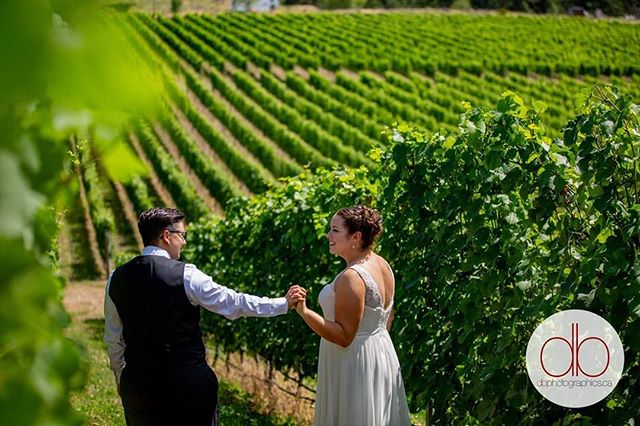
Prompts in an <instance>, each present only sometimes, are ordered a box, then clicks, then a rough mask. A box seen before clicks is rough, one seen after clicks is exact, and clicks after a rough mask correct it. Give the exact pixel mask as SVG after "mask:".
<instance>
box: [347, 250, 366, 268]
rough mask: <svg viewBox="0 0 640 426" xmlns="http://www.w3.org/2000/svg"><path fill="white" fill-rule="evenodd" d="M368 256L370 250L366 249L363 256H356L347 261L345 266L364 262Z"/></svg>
mask: <svg viewBox="0 0 640 426" xmlns="http://www.w3.org/2000/svg"><path fill="white" fill-rule="evenodd" d="M369 256H371V251H368V252H367V253H366V254H365V255H364V256H362V257H359V258H356V259H355V260H352V261H351V262H349V263H347V268H349V267H351V266H353V265H355V264H358V263H364V262H365V261H366V260H367V259H368V258H369Z"/></svg>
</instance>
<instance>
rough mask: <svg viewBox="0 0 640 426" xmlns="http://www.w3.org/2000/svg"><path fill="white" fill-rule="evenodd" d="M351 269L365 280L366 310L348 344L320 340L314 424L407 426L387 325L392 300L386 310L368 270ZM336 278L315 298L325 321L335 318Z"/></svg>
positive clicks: (395, 358)
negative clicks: (317, 299) (346, 345)
mask: <svg viewBox="0 0 640 426" xmlns="http://www.w3.org/2000/svg"><path fill="white" fill-rule="evenodd" d="M350 269H353V270H355V271H356V272H357V273H358V274H359V275H360V277H362V280H363V281H364V284H365V307H364V314H363V316H362V320H361V321H360V326H359V327H358V331H357V333H356V337H355V339H354V340H353V342H351V344H350V345H349V346H348V347H346V348H343V347H342V346H340V345H336V344H334V343H331V342H329V341H328V340H326V339H321V341H320V355H319V359H318V385H317V389H316V409H315V425H316V426H357V425H362V426H388V425H392V426H404V425H409V424H411V420H410V417H409V408H408V406H407V399H406V395H405V391H404V383H403V381H402V373H401V371H400V364H399V362H398V356H397V355H396V351H395V349H394V347H393V343H392V342H391V337H390V336H389V333H388V332H387V327H386V325H387V320H388V319H389V315H390V314H391V309H392V308H393V298H391V300H390V302H389V304H388V306H387V308H386V309H385V308H384V306H383V304H382V297H381V295H380V289H379V287H378V285H377V284H376V282H375V281H374V279H373V277H372V276H371V274H370V273H369V271H367V270H366V269H365V268H364V267H362V266H361V265H354V266H351V267H350ZM392 274H393V272H392ZM336 279H337V277H336V278H335V279H334V280H333V281H332V282H331V284H328V285H326V286H325V287H324V288H323V289H322V291H321V292H320V296H319V302H320V306H321V307H322V311H323V313H324V317H325V318H326V319H328V320H329V321H335V298H336V294H335V291H334V289H333V285H334V283H335V281H336Z"/></svg>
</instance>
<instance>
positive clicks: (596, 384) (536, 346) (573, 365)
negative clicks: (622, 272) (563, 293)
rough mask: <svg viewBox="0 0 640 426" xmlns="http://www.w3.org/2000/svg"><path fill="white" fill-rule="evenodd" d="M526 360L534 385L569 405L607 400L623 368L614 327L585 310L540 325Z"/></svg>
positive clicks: (556, 401)
mask: <svg viewBox="0 0 640 426" xmlns="http://www.w3.org/2000/svg"><path fill="white" fill-rule="evenodd" d="M526 360H527V373H528V375H529V379H530V380H531V383H532V384H533V386H534V387H535V389H536V390H537V391H538V392H539V393H540V394H541V395H542V396H543V397H545V398H546V399H548V400H549V401H551V402H552V403H554V404H558V405H561V406H563V407H568V408H581V407H588V406H589V405H593V404H596V403H598V402H599V401H602V400H603V399H605V398H606V397H607V396H608V395H609V394H610V393H611V391H613V389H614V388H615V387H616V384H617V383H618V381H619V380H620V377H621V376H622V371H623V369H624V351H623V349H622V342H621V341H620V337H619V336H618V333H617V332H616V330H615V329H614V328H613V327H612V326H611V324H609V323H608V322H607V321H606V320H605V319H604V318H602V317H601V316H599V315H597V314H594V313H593V312H589V311H585V310H581V309H570V310H566V311H561V312H558V313H556V314H553V315H551V316H550V317H548V318H547V319H545V320H544V321H543V322H542V323H540V324H539V325H538V326H537V327H536V329H535V330H534V332H533V334H532V335H531V338H530V339H529V343H528V344H527V356H526Z"/></svg>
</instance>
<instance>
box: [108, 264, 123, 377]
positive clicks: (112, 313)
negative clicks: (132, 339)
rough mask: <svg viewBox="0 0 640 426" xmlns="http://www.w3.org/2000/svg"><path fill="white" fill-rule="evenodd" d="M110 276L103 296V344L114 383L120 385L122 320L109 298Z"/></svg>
mask: <svg viewBox="0 0 640 426" xmlns="http://www.w3.org/2000/svg"><path fill="white" fill-rule="evenodd" d="M112 275H113V273H112ZM110 284H111V276H109V280H108V281H107V285H106V287H105V295H104V342H105V343H106V344H107V353H108V354H109V363H110V365H111V370H113V373H114V375H115V376H116V382H117V383H118V384H120V375H121V374H122V370H124V365H125V362H124V338H123V336H122V320H121V319H120V315H118V310H117V309H116V305H115V304H114V303H113V300H111V297H110V296H109V285H110Z"/></svg>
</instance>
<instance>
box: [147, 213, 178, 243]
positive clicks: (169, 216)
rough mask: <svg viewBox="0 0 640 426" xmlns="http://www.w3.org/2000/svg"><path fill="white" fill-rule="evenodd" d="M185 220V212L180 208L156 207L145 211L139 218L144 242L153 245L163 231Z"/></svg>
mask: <svg viewBox="0 0 640 426" xmlns="http://www.w3.org/2000/svg"><path fill="white" fill-rule="evenodd" d="M183 220H184V213H182V212H181V211H180V210H178V209H170V208H165V207H154V208H152V209H149V210H145V211H143V212H142V213H141V214H140V218H139V219H138V231H140V236H141V237H142V243H143V244H144V245H145V246H148V245H151V244H152V243H153V242H155V241H156V240H158V238H160V235H162V231H164V230H165V229H167V228H169V227H171V226H172V225H174V224H176V223H178V222H182V221H183Z"/></svg>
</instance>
